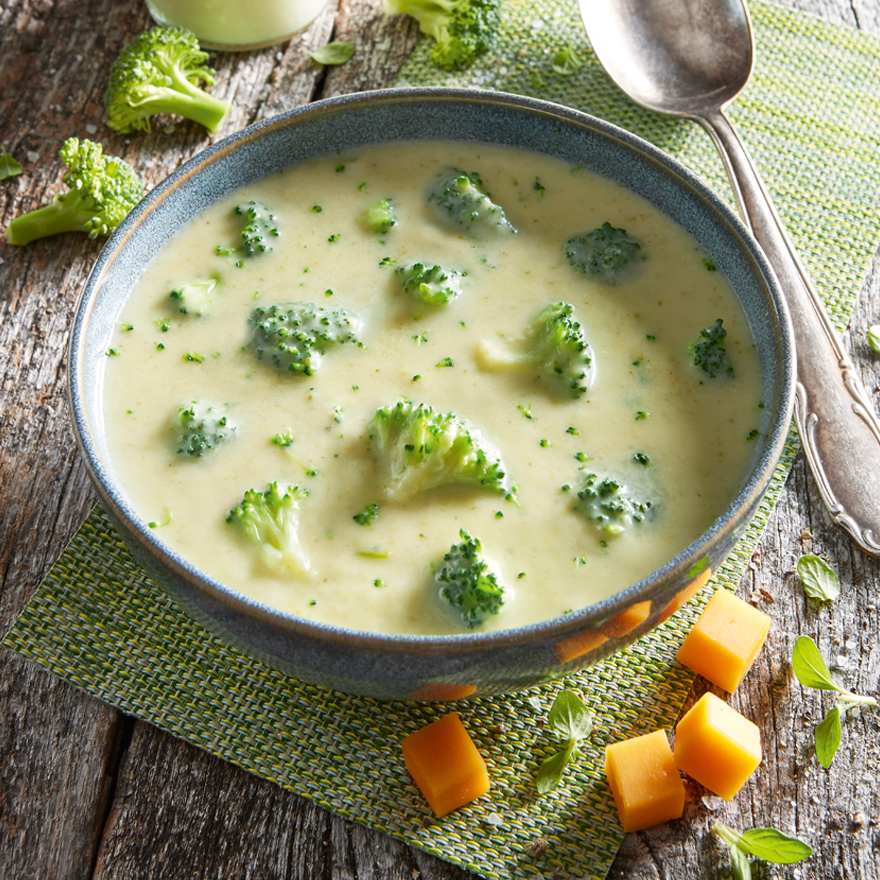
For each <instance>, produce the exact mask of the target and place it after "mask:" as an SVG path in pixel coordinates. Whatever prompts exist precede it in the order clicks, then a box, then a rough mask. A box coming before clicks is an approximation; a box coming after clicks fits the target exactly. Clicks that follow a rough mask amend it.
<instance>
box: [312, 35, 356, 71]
mask: <svg viewBox="0 0 880 880" xmlns="http://www.w3.org/2000/svg"><path fill="white" fill-rule="evenodd" d="M306 51H307V52H308V50H306ZM308 54H309V55H310V56H311V57H312V59H313V60H315V61H317V62H318V64H325V65H336V64H345V62H346V61H348V59H349V58H351V56H352V55H354V43H346V42H344V41H343V40H334V41H333V42H332V43H327V45H326V46H321V48H320V49H315V51H314V52H309V53H308Z"/></svg>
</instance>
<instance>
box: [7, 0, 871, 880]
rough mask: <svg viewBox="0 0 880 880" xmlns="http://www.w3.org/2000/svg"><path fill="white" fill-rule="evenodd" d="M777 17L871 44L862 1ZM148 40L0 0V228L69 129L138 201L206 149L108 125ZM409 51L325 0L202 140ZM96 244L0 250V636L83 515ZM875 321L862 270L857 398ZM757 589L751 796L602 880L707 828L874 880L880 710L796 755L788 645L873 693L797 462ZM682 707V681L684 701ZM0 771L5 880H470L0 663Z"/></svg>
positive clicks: (856, 609)
mask: <svg viewBox="0 0 880 880" xmlns="http://www.w3.org/2000/svg"><path fill="white" fill-rule="evenodd" d="M785 2H786V3H788V4H789V5H792V6H795V7H797V8H799V9H802V10H805V11H809V12H813V13H816V14H818V15H821V16H823V17H825V18H827V19H829V20H831V21H835V22H840V23H844V24H847V25H849V26H852V27H858V28H861V29H863V30H865V31H867V32H871V33H873V34H876V35H880V3H878V0H785ZM149 24H150V22H149V19H148V16H147V13H146V11H145V9H144V8H143V6H142V4H141V3H139V2H132V3H119V2H114V0H91V2H89V3H87V4H86V3H82V2H74V0H0V144H2V145H4V146H5V147H7V149H9V151H10V152H11V153H13V154H14V155H15V156H17V157H18V158H19V159H20V160H21V161H22V164H23V165H24V168H25V173H24V174H23V175H22V176H20V177H17V178H15V179H12V180H8V181H6V182H3V183H0V228H4V227H5V225H6V223H7V222H8V221H9V220H10V219H11V218H12V217H13V216H15V215H16V214H17V213H20V212H22V211H25V210H30V209H32V208H34V207H36V206H37V205H38V204H40V203H42V202H43V201H44V200H46V198H47V197H48V196H49V195H51V194H53V193H54V192H56V191H57V189H58V183H57V181H58V177H59V166H58V163H57V161H56V159H55V156H56V153H57V150H58V147H59V145H60V144H61V142H62V141H63V140H64V139H65V138H66V137H69V136H71V135H77V136H80V137H95V138H97V139H99V140H101V141H102V142H103V143H104V144H105V147H106V149H107V150H108V152H111V153H116V154H118V155H122V156H124V157H125V158H126V159H128V160H129V161H130V162H132V164H134V165H135V167H137V168H138V169H139V170H140V171H141V172H143V173H144V175H145V177H146V180H147V183H148V185H149V186H153V185H155V184H156V183H158V182H159V181H160V180H161V179H162V178H163V177H165V176H166V175H167V174H168V173H169V172H171V171H172V170H173V169H174V168H176V167H177V166H178V165H179V164H180V163H181V162H182V161H183V160H185V159H188V158H190V157H191V156H193V155H194V154H195V153H197V152H199V151H200V150H202V149H203V148H204V147H205V146H207V144H208V143H209V141H210V138H207V137H206V136H205V133H204V131H203V130H201V129H199V128H198V127H196V126H194V125H190V124H186V123H180V122H178V123H176V124H175V125H174V126H173V129H172V128H167V129H166V128H164V127H159V128H158V129H157V130H156V131H154V132H153V133H152V134H150V135H146V136H138V137H120V136H118V135H116V134H115V133H113V132H112V131H110V130H109V129H108V128H107V127H106V125H105V123H104V110H103V106H102V95H103V91H104V88H105V86H106V77H107V71H108V69H109V65H110V63H111V61H112V59H113V58H114V57H115V55H116V52H117V51H118V50H119V48H120V47H121V46H122V45H123V44H124V43H126V42H127V41H128V40H129V39H130V38H131V37H132V36H133V35H134V34H136V33H139V32H140V31H142V30H144V29H145V28H147V27H148V26H149ZM331 39H342V40H349V41H351V42H353V43H354V44H355V45H356V47H357V48H356V51H355V56H354V58H353V59H352V60H351V61H350V62H348V63H347V64H345V65H344V66H342V67H340V68H334V69H328V70H327V71H326V72H325V71H323V70H321V69H319V68H318V67H316V66H315V65H314V64H313V63H312V62H311V61H310V59H309V57H308V56H307V55H306V54H305V51H304V49H305V48H307V47H308V48H313V47H317V46H319V45H322V44H324V43H326V42H328V41H329V40H331ZM418 39H419V34H418V31H417V29H416V27H415V25H414V23H413V22H411V21H410V20H408V19H406V18H403V17H396V18H387V17H385V16H384V15H383V14H382V3H381V0H340V2H339V6H338V7H337V6H336V2H335V0H331V2H330V5H329V7H328V8H327V9H326V11H325V12H323V13H322V14H321V16H320V17H319V18H318V20H317V21H316V22H315V23H314V24H313V25H312V26H311V27H310V28H309V30H308V31H307V32H306V33H305V34H304V35H303V36H301V37H297V38H296V39H294V40H291V41H290V42H289V43H287V44H283V45H280V46H277V47H274V48H271V49H266V50H262V51H258V52H252V53H248V54H236V55H220V56H217V57H216V58H215V63H216V66H217V68H218V81H217V85H216V87H215V89H214V91H215V93H217V94H219V95H222V96H224V97H226V98H229V99H230V100H232V101H233V102H234V109H233V111H232V115H231V117H230V118H228V120H227V121H226V123H225V125H224V127H223V130H222V131H221V133H220V134H221V135H222V134H223V133H224V132H231V131H234V130H237V129H239V128H241V127H244V126H245V125H248V124H250V123H252V122H254V121H256V120H258V119H260V118H262V117H264V116H268V115H273V114H275V113H278V112H281V111H284V110H287V109H290V108H292V107H295V106H297V105H299V104H302V103H304V102H307V101H313V100H316V99H318V98H321V97H326V96H331V95H335V94H339V93H344V92H353V91H361V90H366V89H372V88H378V87H382V86H385V85H388V84H389V83H390V82H391V81H392V80H393V78H394V76H395V75H396V73H397V71H398V70H399V69H400V67H401V65H402V64H403V62H404V61H405V60H406V58H407V56H408V54H409V53H410V51H411V50H412V48H413V47H414V46H415V45H416V43H417V42H418ZM876 234H877V238H878V240H880V230H877V231H876ZM99 248H100V243H99V242H91V241H89V240H88V239H87V238H86V237H85V236H76V235H68V236H62V237H59V238H56V239H54V240H49V241H44V242H41V243H37V244H34V245H32V246H30V247H28V248H13V247H11V246H8V245H6V244H5V243H2V241H0V636H2V635H3V634H5V632H6V631H7V630H8V629H9V627H10V626H11V625H12V623H13V621H14V619H15V617H16V615H17V614H18V613H19V612H20V611H21V609H22V608H23V607H24V605H25V603H26V602H27V600H28V598H29V597H30V596H31V594H32V593H33V591H34V590H35V589H36V587H37V585H38V584H39V582H40V580H41V579H42V578H43V576H44V575H45V574H46V572H47V571H48V569H49V567H50V566H51V564H52V562H53V561H54V560H55V559H56V557H57V556H58V555H59V554H60V552H61V550H62V548H63V547H64V545H65V543H66V541H67V540H68V539H69V538H70V537H71V536H72V535H73V534H74V532H75V531H76V529H77V527H78V526H79V524H80V522H81V521H82V520H83V518H84V517H85V515H86V513H87V511H88V510H89V509H90V507H91V505H92V504H93V502H94V496H93V493H92V491H91V489H90V487H89V483H88V480H87V478H86V474H85V471H84V469H83V466H82V464H81V462H80V460H79V457H78V455H77V453H76V450H75V448H74V444H73V438H72V435H71V429H70V425H69V424H68V413H67V404H66V401H65V396H64V394H65V364H64V360H65V348H66V344H67V336H68V328H69V325H70V319H71V315H72V311H73V306H74V302H75V299H76V296H77V292H78V291H79V289H80V287H81V285H82V283H83V281H84V279H85V277H86V275H87V273H88V271H89V268H90V267H91V265H92V263H93V262H94V259H95V257H96V255H97V253H98V250H99ZM878 321H880V261H875V268H874V272H873V273H872V275H871V277H870V278H869V279H868V280H867V282H866V284H865V287H864V289H863V290H862V291H861V295H860V298H859V302H858V306H857V308H856V311H855V315H854V317H853V321H852V331H851V332H850V333H848V334H847V341H848V344H849V346H850V348H851V350H852V352H853V354H854V357H855V359H856V361H857V362H858V363H859V364H860V366H861V369H862V371H863V376H864V379H865V382H866V385H867V387H868V388H869V390H871V392H872V396H873V397H874V398H877V397H878V395H880V387H878V385H880V360H878V359H877V358H876V356H872V354H871V352H870V350H869V348H868V346H867V344H866V342H865V328H866V326H867V325H868V324H869V323H877V322H878ZM878 503H880V500H878ZM807 549H809V550H811V551H812V552H814V553H817V554H820V555H822V556H823V557H825V558H826V559H827V560H829V561H830V562H831V564H832V565H833V566H834V567H835V568H836V569H837V570H838V571H839V573H840V576H841V580H842V582H843V594H842V596H841V598H840V600H839V601H838V602H837V603H836V604H835V605H834V606H833V607H831V608H826V609H822V610H817V609H816V608H815V607H814V606H810V605H809V604H808V603H807V602H806V601H805V599H804V597H803V594H802V592H801V590H800V589H799V588H795V585H794V584H793V583H792V575H791V572H792V569H793V565H794V561H795V560H796V559H797V558H798V556H800V555H801V554H802V553H803V552H804V551H805V550H807ZM753 594H755V595H757V596H759V597H761V598H760V601H761V602H762V607H765V609H766V610H768V611H769V612H770V613H771V614H772V615H773V617H774V619H775V625H774V628H773V631H772V633H771V637H770V639H769V641H768V645H767V647H766V649H765V651H764V652H763V654H762V656H761V658H760V660H759V662H758V664H757V666H756V667H755V669H754V671H753V672H752V674H751V675H750V676H749V678H748V679H747V681H746V683H745V684H744V685H743V686H741V687H740V688H739V690H738V691H737V693H736V694H735V695H734V696H733V697H732V698H731V702H732V704H733V705H735V706H736V707H737V708H739V709H740V710H741V711H742V712H744V713H745V714H746V715H747V716H749V717H750V718H752V719H754V720H755V721H756V722H757V723H758V724H759V725H760V727H761V730H762V735H763V740H764V745H765V760H764V763H763V765H762V767H761V769H760V771H759V775H758V776H757V777H756V782H755V784H750V785H749V786H747V787H746V788H745V789H744V790H743V792H742V793H741V794H740V796H739V797H738V798H736V799H735V800H734V801H733V802H732V803H731V804H726V805H723V806H722V807H720V808H716V809H714V810H713V809H712V807H714V806H715V805H714V804H713V803H712V802H711V801H710V802H709V804H708V805H707V804H706V803H705V802H704V801H703V798H702V796H703V794H704V792H702V791H700V790H697V789H691V790H690V797H689V800H688V805H687V808H686V812H685V816H684V818H683V819H682V820H680V821H677V822H671V823H668V824H666V825H662V826H660V827H658V828H654V829H651V830H649V831H645V832H642V833H639V834H630V835H627V837H626V839H625V841H624V843H623V846H622V848H621V850H620V854H619V855H618V857H617V859H616V861H615V863H614V866H613V868H612V872H611V876H612V877H629V878H636V880H649V878H661V877H663V878H665V877H677V878H695V877H714V876H724V868H723V867H722V866H723V865H724V864H725V863H726V862H725V861H724V853H723V851H722V849H721V848H720V846H719V845H718V843H717V842H716V841H715V840H714V839H713V837H712V836H711V835H710V834H709V833H708V829H709V827H710V825H711V823H712V821H713V820H716V819H721V820H723V821H725V822H727V823H728V824H730V825H732V826H735V827H739V828H746V827H752V826H756V825H773V826H776V827H778V828H780V829H782V830H784V831H786V832H788V833H790V834H796V835H798V836H800V837H801V838H803V839H805V840H808V841H809V842H810V843H811V844H812V846H813V847H814V849H815V854H814V856H813V858H812V859H811V861H809V862H806V863H804V864H802V865H799V866H796V867H793V868H779V869H774V871H775V875H776V876H784V877H802V876H804V877H806V876H811V877H815V878H823V880H826V878H827V880H830V878H843V877H846V878H865V880H876V878H880V794H878V786H877V776H878V773H880V713H872V714H867V715H863V716H862V717H861V718H859V719H857V720H855V721H853V722H851V723H848V724H846V725H845V730H844V735H843V743H842V745H841V749H840V752H839V754H838V756H837V758H836V759H835V761H834V764H833V765H832V769H831V770H830V771H825V770H823V769H822V768H821V767H819V765H818V764H817V762H816V759H815V755H814V754H813V752H812V729H813V726H814V725H815V723H816V721H817V720H818V719H819V718H820V717H821V714H822V713H823V700H822V699H821V698H820V697H819V696H817V695H816V692H810V693H805V692H803V691H802V690H801V688H800V687H799V685H797V683H796V682H795V681H794V680H793V678H792V676H791V673H790V668H789V663H788V658H789V657H790V650H791V644H792V641H793V639H794V637H795V635H797V634H800V633H807V634H810V635H812V636H813V637H814V638H816V639H817V641H818V642H819V644H820V646H821V648H822V650H823V653H824V654H825V656H826V657H830V658H832V660H833V663H834V664H836V665H837V667H838V671H839V672H840V674H841V676H842V677H843V679H844V681H845V682H846V684H847V685H848V686H849V687H851V688H852V689H853V690H855V691H858V692H860V693H874V694H875V695H876V693H877V690H878V676H880V623H878V613H877V603H878V601H880V562H878V561H876V560H872V559H868V558H866V557H865V556H864V555H863V554H861V553H860V552H858V551H857V550H856V549H854V548H853V546H852V545H851V544H850V543H849V542H848V541H847V540H846V538H845V537H844V536H843V535H842V534H841V533H839V532H838V531H837V530H836V529H835V528H834V527H833V526H832V525H831V523H830V521H829V518H828V516H827V514H826V512H825V510H824V508H823V507H822V505H821V502H820V501H819V496H818V494H817V492H816V490H815V486H814V484H813V481H812V478H811V477H810V475H809V474H808V473H807V470H806V468H805V465H804V462H803V458H802V457H799V458H798V461H797V463H796V465H795V467H794V470H793V472H792V474H791V476H790V478H789V480H788V482H787V485H786V487H785V490H784V492H783V494H782V497H781V499H780V501H779V505H778V507H777V509H776V512H775V513H774V515H773V517H772V519H771V521H770V524H769V526H768V528H767V530H766V534H765V535H764V537H763V540H762V542H761V547H760V551H759V553H758V554H756V556H755V558H754V562H753V564H752V565H751V566H750V570H749V571H748V572H747V574H746V576H745V577H744V579H743V583H742V584H741V586H740V595H742V596H744V597H746V598H748V597H750V596H752V595H753ZM701 692H702V689H701V686H700V683H699V682H698V683H697V685H696V686H695V693H694V694H692V699H693V697H694V696H699V694H700V693H701ZM824 702H825V705H824V708H827V706H828V705H829V703H828V700H827V699H826V700H825V701H824ZM0 756H2V758H0V878H3V880H7V878H8V880H13V878H15V880H24V878H33V880H48V878H56V877H57V878H77V880H84V878H102V880H105V878H106V880H110V878H169V880H181V878H191V877H215V878H246V877H247V878H261V880H266V878H276V877H277V878H281V877H284V878H314V877H323V878H364V880H365V878H373V877H382V878H389V880H394V878H401V880H403V878H406V880H412V878H415V877H419V876H421V877H424V878H426V880H439V878H441V877H443V878H459V877H461V878H463V877H466V876H469V875H467V874H466V873H465V872H462V871H460V870H458V869H457V868H454V867H451V866H450V865H448V864H445V863H444V862H442V861H440V860H438V859H436V858H433V857H431V856H428V855H425V854H424V853H421V852H419V851H417V850H414V849H410V848H409V847H407V846H405V845H404V844H402V843H400V842H398V841H396V840H393V839H391V838H389V837H387V836H385V835H383V834H379V833H376V832H373V831H371V830H368V829H366V828H364V827H361V826H358V825H354V824H352V823H349V822H347V821H344V820H342V819H340V818H337V817H335V816H332V815H331V814H329V813H327V812H325V811H324V810H322V809H320V808H318V807H316V806H314V805H312V804H311V803H310V802H308V801H306V800H304V799H303V798H300V797H298V796H296V795H293V794H290V793H289V792H286V791H283V790H282V789H280V788H278V787H277V786H275V785H273V784H271V783H268V782H265V781H263V780H262V779H259V778H257V777H255V776H252V775H249V774H248V773H245V772H244V771H242V770H240V769H238V768H237V767H234V766H232V765H231V764H227V763H225V762H223V761H221V760H219V759H217V758H214V757H212V756H210V755H208V754H206V753H204V752H202V751H200V750H198V749H196V748H194V747H192V746H190V745H189V744H187V743H186V742H183V741H181V740H178V739H175V738H173V737H171V736H169V735H167V734H165V733H162V732H160V731H159V730H157V729H155V728H153V727H152V726H150V725H148V724H146V723H144V722H141V721H138V720H136V719H134V718H130V717H127V716H125V715H122V714H121V713H120V712H118V711H116V710H115V709H113V708H111V707H110V706H108V705H106V704H104V703H102V702H100V701H98V700H96V699H93V698H92V697H89V696H87V695H85V694H84V693H82V692H81V691H79V690H77V689H76V688H74V687H72V686H71V685H69V684H67V683H65V682H63V681H61V680H59V679H57V678H55V677H54V676H52V675H51V674H49V673H48V672H46V671H44V670H43V669H41V668H38V667H36V666H35V665H33V664H31V663H29V662H26V661H24V660H22V659H21V658H20V657H18V656H17V655H15V654H12V653H11V652H9V651H6V650H2V651H0Z"/></svg>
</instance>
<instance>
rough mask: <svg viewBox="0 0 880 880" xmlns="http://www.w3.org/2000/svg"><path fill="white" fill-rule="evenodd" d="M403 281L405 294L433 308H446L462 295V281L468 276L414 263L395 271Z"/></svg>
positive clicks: (399, 267) (464, 273)
mask: <svg viewBox="0 0 880 880" xmlns="http://www.w3.org/2000/svg"><path fill="white" fill-rule="evenodd" d="M394 271H395V272H396V273H397V274H398V275H400V277H401V278H402V279H403V292H404V293H408V294H410V295H411V296H415V297H418V298H419V299H420V300H422V302H426V303H428V304H429V305H432V306H445V305H448V304H449V303H451V302H452V300H454V299H455V298H456V297H457V296H459V294H460V293H461V280H460V279H462V278H464V277H465V275H466V274H467V273H466V272H459V271H458V270H456V269H444V268H443V267H442V266H439V265H436V264H435V265H434V266H428V265H426V264H425V263H413V264H412V265H410V266H398V267H397V269H395V270H394Z"/></svg>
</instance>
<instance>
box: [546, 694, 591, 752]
mask: <svg viewBox="0 0 880 880" xmlns="http://www.w3.org/2000/svg"><path fill="white" fill-rule="evenodd" d="M547 724H548V725H549V727H550V729H551V730H552V731H553V733H555V734H556V735H557V736H558V737H559V738H560V739H561V740H578V739H584V737H587V736H589V735H590V734H591V733H592V732H593V713H592V712H591V711H590V710H589V709H588V708H587V707H586V704H585V703H584V701H583V700H582V699H581V698H580V697H579V696H578V695H577V694H576V693H575V692H574V691H569V690H565V691H560V692H559V694H558V695H557V697H556V699H555V700H554V701H553V705H552V706H551V707H550V714H549V715H548V717H547Z"/></svg>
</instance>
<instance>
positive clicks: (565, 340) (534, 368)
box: [477, 302, 594, 397]
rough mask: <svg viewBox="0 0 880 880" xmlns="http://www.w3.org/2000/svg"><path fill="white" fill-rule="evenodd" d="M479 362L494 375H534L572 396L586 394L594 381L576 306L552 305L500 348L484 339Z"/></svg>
mask: <svg viewBox="0 0 880 880" xmlns="http://www.w3.org/2000/svg"><path fill="white" fill-rule="evenodd" d="M477 363H478V365H479V366H480V367H481V368H482V369H484V370H489V371H491V372H529V371H531V372H533V373H535V374H536V375H537V376H539V377H541V378H542V379H547V380H548V381H549V383H550V387H552V388H555V389H557V390H558V391H560V392H562V393H564V394H566V395H567V396H569V397H580V396H581V395H582V394H585V393H586V392H587V390H588V389H589V387H590V384H591V383H592V381H593V373H594V369H593V355H592V350H591V349H590V345H589V343H588V342H587V340H586V338H585V336H584V332H583V329H582V328H581V325H580V323H579V322H578V321H577V320H576V319H575V317H574V306H572V305H570V304H569V303H562V302H559V303H551V304H550V305H547V306H545V307H544V308H543V309H541V311H540V312H539V313H538V315H537V316H536V317H535V319H534V320H533V321H532V322H531V324H530V325H529V328H528V330H527V331H526V334H525V335H524V336H522V337H521V338H519V339H515V340H513V341H512V343H511V344H510V345H507V346H504V347H500V346H498V345H497V344H496V343H493V342H490V341H489V340H483V342H481V343H480V345H479V346H478V348H477Z"/></svg>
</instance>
